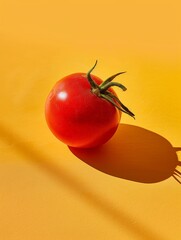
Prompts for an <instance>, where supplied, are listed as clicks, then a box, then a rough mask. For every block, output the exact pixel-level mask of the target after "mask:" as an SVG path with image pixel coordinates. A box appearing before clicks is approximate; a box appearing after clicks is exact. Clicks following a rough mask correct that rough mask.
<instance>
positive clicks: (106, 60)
mask: <svg viewBox="0 0 181 240" xmlns="http://www.w3.org/2000/svg"><path fill="white" fill-rule="evenodd" d="M180 9H181V4H180V1H176V0H172V1H169V0H168V1H167V0H166V1H161V0H152V1H143V0H142V1H141V0H138V1H129V0H128V1H118V0H112V1H105V2H104V1H96V0H92V1H88V2H87V1H83V0H77V1H75V2H73V1H70V0H68V1H58V0H52V1H47V0H46V1H42V0H36V1H35V0H32V1H22V0H17V1H12V0H6V1H5V0H2V1H1V3H0V44H1V45H0V46H1V50H0V66H1V67H0V69H1V70H0V73H1V80H0V81H1V87H0V96H1V101H0V109H1V110H0V111H1V113H0V136H1V139H0V155H1V161H0V239H1V240H25V239H26V240H59V239H62V240H72V239H75V240H80V239H86V240H93V239H99V240H110V239H111V240H120V239H124V240H132V239H134V240H140V239H142V240H178V239H181V231H180V229H181V218H180V216H181V186H180V184H179V183H178V182H177V181H176V180H175V179H174V178H173V177H172V176H171V175H172V174H173V173H174V168H175V167H176V168H177V169H178V170H181V169H180V167H179V166H177V165H178V164H179V162H178V159H180V161H181V155H180V153H179V151H178V152H177V154H178V155H176V153H175V151H176V150H179V149H180V147H181V98H180V91H181V18H180ZM96 59H98V61H99V62H98V65H97V67H96V69H95V70H94V74H95V75H98V76H99V77H102V78H106V77H108V76H110V75H111V74H114V73H116V72H119V71H127V74H124V76H123V75H122V76H120V77H119V78H118V79H117V80H119V81H121V82H122V83H124V84H125V85H126V86H127V88H128V91H127V92H125V93H122V92H121V91H120V92H119V90H117V89H116V91H117V93H118V94H121V96H122V100H123V102H124V103H125V104H127V105H128V106H129V107H130V109H131V110H132V111H133V112H134V113H135V114H136V120H133V119H131V118H130V117H129V116H125V115H124V116H123V118H122V123H124V125H120V128H119V130H118V132H117V134H116V136H115V137H114V138H113V139H112V140H111V141H110V142H109V143H108V144H106V145H105V146H104V147H103V148H101V149H98V150H97V152H96V151H90V152H85V151H84V152H83V151H82V152H81V151H76V152H75V151H74V153H73V150H72V151H70V150H69V149H68V147H67V146H65V145H64V144H62V143H61V142H59V141H58V140H57V139H56V138H55V137H54V136H53V135H52V134H51V132H50V131H49V129H48V127H47V125H46V123H45V119H44V102H45V99H46V96H47V94H48V93H49V91H50V89H51V87H52V86H53V85H54V83H55V82H56V81H57V80H58V79H59V78H61V77H63V76H65V75H67V74H70V73H74V72H78V71H84V72H87V70H89V69H90V67H92V66H93V64H94V62H95V60H96ZM174 147H175V148H177V149H175V148H174ZM93 160H96V162H92V161H93ZM98 161H100V162H98ZM91 165H92V166H91ZM106 173H107V174H106ZM177 178H178V179H179V177H177ZM145 182H149V183H145Z"/></svg>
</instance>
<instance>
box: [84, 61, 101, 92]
mask: <svg viewBox="0 0 181 240" xmlns="http://www.w3.org/2000/svg"><path fill="white" fill-rule="evenodd" d="M96 65H97V60H96V62H95V64H94V66H93V67H92V68H91V69H90V70H89V72H88V73H87V79H88V81H89V83H90V85H91V87H92V88H93V89H99V85H98V84H97V83H96V82H95V81H94V80H93V79H92V78H91V72H92V71H93V70H94V68H95V67H96Z"/></svg>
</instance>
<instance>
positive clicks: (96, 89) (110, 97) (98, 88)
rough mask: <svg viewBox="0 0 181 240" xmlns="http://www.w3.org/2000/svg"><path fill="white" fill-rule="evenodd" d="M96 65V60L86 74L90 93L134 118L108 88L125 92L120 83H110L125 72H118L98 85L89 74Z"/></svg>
mask: <svg viewBox="0 0 181 240" xmlns="http://www.w3.org/2000/svg"><path fill="white" fill-rule="evenodd" d="M96 65H97V60H96V62H95V64H94V66H93V67H92V68H91V69H90V70H89V72H88V73H87V79H88V81H89V83H90V85H91V91H92V93H94V94H95V95H96V96H98V97H101V98H103V99H105V100H106V101H108V102H110V103H111V104H112V105H114V106H115V107H116V108H117V109H119V110H120V111H122V112H124V113H126V114H128V115H130V116H131V117H133V118H135V115H134V114H133V113H132V112H131V111H130V110H129V109H128V108H127V107H126V106H125V105H124V104H123V103H122V102H121V101H120V100H119V98H118V97H117V96H115V95H114V94H113V93H112V92H110V91H109V88H110V87H114V86H117V87H119V88H121V89H122V90H123V91H126V90H127V88H126V87H125V86H124V85H122V84H121V83H117V82H112V80H113V79H114V78H115V77H116V76H118V75H120V74H123V73H125V72H119V73H117V74H114V75H113V76H111V77H109V78H108V79H107V80H105V81H104V82H103V83H101V84H100V85H98V84H97V83H96V82H95V81H94V80H93V79H92V77H91V72H92V71H93V70H94V68H95V67H96Z"/></svg>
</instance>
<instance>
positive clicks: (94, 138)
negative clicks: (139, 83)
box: [45, 73, 121, 148]
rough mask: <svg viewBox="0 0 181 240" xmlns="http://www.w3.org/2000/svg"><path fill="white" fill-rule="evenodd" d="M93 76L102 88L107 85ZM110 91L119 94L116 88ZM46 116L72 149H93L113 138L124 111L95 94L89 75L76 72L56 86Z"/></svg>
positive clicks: (46, 107)
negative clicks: (103, 84) (115, 90)
mask: <svg viewBox="0 0 181 240" xmlns="http://www.w3.org/2000/svg"><path fill="white" fill-rule="evenodd" d="M91 77H92V79H93V80H94V81H95V82H96V83H97V84H98V85H99V84H101V83H102V82H103V81H102V80H101V79H100V78H98V77H96V76H94V75H91ZM109 91H111V92H112V93H113V94H115V95H116V93H115V92H114V91H113V90H112V89H109ZM45 116H46V121H47V124H48V126H49V128H50V130H51V131H52V132H53V134H54V135H55V136H56V137H57V138H58V139H59V140H61V141H62V142H64V143H65V144H67V145H68V146H71V147H77V148H92V147H96V146H99V145H102V144H104V143H105V142H107V141H108V140H109V139H110V138H111V137H112V136H113V134H114V133H115V132H116V130H117V127H118V125H119V122H120V118H121V111H119V110H118V109H117V108H116V107H115V106H114V105H112V104H111V103H110V102H108V101H107V100H105V99H103V98H101V97H99V96H97V95H96V94H94V93H92V91H91V85H90V83H89V82H88V80H87V75H86V74H85V73H74V74H71V75H69V76H66V77H64V78H63V79H61V80H60V81H58V82H57V83H56V84H55V86H54V87H53V89H52V90H51V92H50V94H49V95H48V97H47V100H46V106H45Z"/></svg>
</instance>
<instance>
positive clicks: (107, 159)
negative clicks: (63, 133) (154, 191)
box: [69, 124, 181, 183]
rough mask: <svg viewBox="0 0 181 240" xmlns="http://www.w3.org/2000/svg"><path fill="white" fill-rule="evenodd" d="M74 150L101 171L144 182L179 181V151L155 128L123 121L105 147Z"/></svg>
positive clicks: (73, 150) (78, 155) (79, 156)
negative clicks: (150, 129)
mask: <svg viewBox="0 0 181 240" xmlns="http://www.w3.org/2000/svg"><path fill="white" fill-rule="evenodd" d="M69 149H70V150H71V152H72V153H73V154H74V155H75V156H76V157H78V158H79V159H81V160H82V161H84V162H85V163H87V164H88V165H90V166H92V167H94V168H95V169H97V170H100V171H101V172H104V173H107V174H109V175H112V176H115V177H119V178H122V179H126V180H131V181H135V182H140V183H156V182H160V181H163V180H165V179H167V178H169V177H171V176H172V177H174V178H175V180H177V181H178V182H179V183H181V181H180V180H179V178H180V177H181V173H180V171H179V170H178V169H176V167H177V166H181V162H179V160H178V156H177V153H176V152H177V151H180V150H181V147H179V148H174V147H173V146H172V145H171V144H170V142H169V141H168V140H166V139H165V138H164V137H162V136H160V135H159V134H156V133H154V132H152V131H149V130H146V129H144V128H141V127H137V126H132V125H128V124H120V126H119V128H118V130H117V132H116V134H115V135H114V137H113V138H112V139H111V140H110V141H109V142H108V143H106V144H104V145H103V146H101V147H98V148H94V149H78V148H72V147H69Z"/></svg>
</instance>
